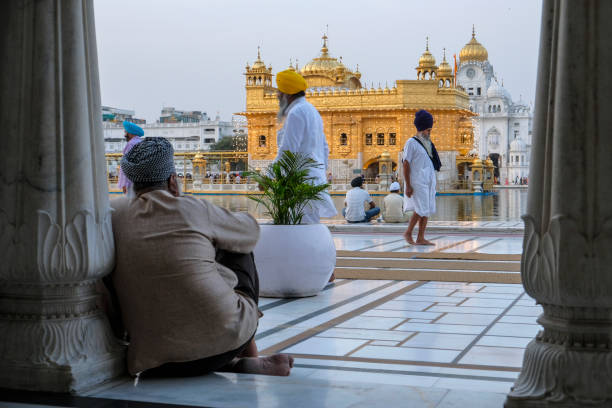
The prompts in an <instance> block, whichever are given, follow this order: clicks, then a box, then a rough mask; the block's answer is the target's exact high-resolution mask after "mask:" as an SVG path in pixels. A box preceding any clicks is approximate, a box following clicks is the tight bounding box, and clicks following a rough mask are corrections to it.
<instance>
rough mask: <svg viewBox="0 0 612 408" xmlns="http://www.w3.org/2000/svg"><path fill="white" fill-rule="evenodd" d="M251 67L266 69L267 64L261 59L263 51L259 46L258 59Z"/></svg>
mask: <svg viewBox="0 0 612 408" xmlns="http://www.w3.org/2000/svg"><path fill="white" fill-rule="evenodd" d="M251 69H266V64H264V62H263V61H262V60H261V52H260V48H259V47H257V61H255V63H253V66H252V67H251Z"/></svg>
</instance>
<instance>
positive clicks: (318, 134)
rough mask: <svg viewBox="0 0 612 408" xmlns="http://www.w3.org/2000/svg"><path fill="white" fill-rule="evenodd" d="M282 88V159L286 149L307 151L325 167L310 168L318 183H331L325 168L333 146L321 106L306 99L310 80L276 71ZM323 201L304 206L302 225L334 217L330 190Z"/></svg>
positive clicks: (296, 74)
mask: <svg viewBox="0 0 612 408" xmlns="http://www.w3.org/2000/svg"><path fill="white" fill-rule="evenodd" d="M276 85H277V87H278V102H279V110H278V117H277V119H278V122H279V123H280V124H282V128H281V129H280V130H279V131H278V134H277V139H276V142H277V145H278V154H277V156H276V159H275V161H276V160H278V159H279V158H280V157H281V155H282V154H283V152H284V151H286V150H288V151H290V152H293V153H297V152H300V153H305V154H307V155H309V156H310V157H311V158H312V159H313V160H315V161H316V162H317V163H319V164H320V165H321V166H320V167H319V168H316V169H311V170H310V176H311V177H314V178H315V180H314V183H316V184H324V183H326V182H327V180H326V176H325V169H326V168H327V158H328V156H329V147H328V145H327V140H325V134H324V133H323V120H322V119H321V115H320V114H319V112H318V111H317V109H316V108H315V107H314V106H312V105H311V104H310V103H309V102H308V101H307V100H306V98H305V95H306V94H305V92H304V91H306V88H307V85H306V80H305V79H304V77H302V76H301V75H300V74H298V73H297V72H295V71H291V70H286V71H281V72H279V73H278V74H276ZM321 198H322V200H320V201H312V202H310V204H309V205H307V206H306V207H305V209H304V217H302V224H318V223H319V221H320V217H333V216H334V215H336V214H337V211H336V206H335V205H334V203H333V201H332V199H331V197H330V195H329V194H327V192H325V193H322V194H321Z"/></svg>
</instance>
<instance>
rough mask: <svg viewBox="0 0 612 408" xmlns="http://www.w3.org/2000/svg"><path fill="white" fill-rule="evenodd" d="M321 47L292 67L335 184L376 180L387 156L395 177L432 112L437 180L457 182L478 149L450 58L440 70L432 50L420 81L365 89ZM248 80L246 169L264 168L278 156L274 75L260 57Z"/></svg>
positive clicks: (425, 55)
mask: <svg viewBox="0 0 612 408" xmlns="http://www.w3.org/2000/svg"><path fill="white" fill-rule="evenodd" d="M322 39H323V46H322V48H321V51H320V54H319V55H318V56H317V57H316V58H314V59H313V60H312V61H310V62H309V63H307V64H306V65H304V66H303V67H302V68H299V67H298V66H297V64H296V65H295V66H293V64H290V68H289V69H294V70H297V71H298V72H299V73H300V74H301V75H302V76H304V78H305V79H306V81H307V83H308V89H307V91H306V98H307V99H308V101H309V102H310V103H312V104H313V105H314V106H315V107H316V108H317V109H318V111H319V112H320V114H321V117H322V118H323V123H324V131H325V134H326V137H327V142H328V144H329V149H330V155H329V159H330V160H329V167H328V171H329V172H332V173H333V176H334V178H345V177H351V176H352V174H354V173H364V174H366V177H374V176H375V175H376V174H377V173H378V162H379V160H380V158H381V155H382V154H383V153H389V155H390V157H391V160H392V162H393V169H395V168H396V166H397V163H398V162H399V159H400V157H401V151H402V149H403V147H404V144H405V142H406V141H407V140H408V139H409V138H410V137H412V136H414V134H415V128H414V125H413V120H414V114H415V112H416V111H417V110H419V109H427V110H428V111H430V112H431V113H432V114H433V116H434V120H435V122H434V128H433V130H432V133H431V136H432V140H433V141H434V143H435V144H436V147H437V149H438V151H439V152H440V158H441V160H442V163H443V170H444V171H443V172H442V173H441V174H440V177H439V179H442V180H445V179H447V180H449V181H453V180H456V179H457V173H458V171H457V166H458V165H460V163H464V162H467V159H468V158H467V157H466V155H467V154H468V152H469V151H470V150H472V148H473V143H474V137H473V128H472V121H471V119H470V118H471V117H472V116H474V115H475V114H474V113H472V112H471V111H470V110H469V96H468V94H467V93H466V92H465V91H464V90H463V89H461V88H460V87H457V86H456V84H455V78H454V73H453V69H452V68H451V66H450V64H449V63H448V61H446V55H444V57H443V60H442V62H441V63H440V65H439V66H437V65H436V60H435V58H434V56H433V55H432V54H431V52H430V51H429V43H428V42H427V44H426V47H425V51H424V53H423V54H422V55H421V57H420V58H419V60H418V66H417V67H416V72H417V75H416V76H417V79H416V80H407V79H401V80H396V81H394V85H392V87H388V86H386V85H385V87H384V88H382V87H380V86H379V87H378V88H365V87H364V86H363V85H362V83H361V76H362V74H361V73H360V72H359V68H358V67H357V69H355V71H351V70H350V69H348V68H347V67H346V66H345V65H344V64H343V62H342V59H341V58H340V59H337V58H334V57H332V56H331V55H330V52H329V48H328V38H327V36H326V35H324V36H323V38H322ZM468 46H470V47H472V48H474V47H475V45H471V44H470V43H468V44H467V45H466V47H468ZM483 48H484V47H483ZM462 52H463V51H462ZM485 52H486V50H485ZM244 75H245V76H246V111H245V112H242V113H241V114H242V115H244V116H246V118H247V121H248V135H249V138H248V154H249V165H250V166H251V167H252V168H256V167H260V168H262V167H265V166H266V165H267V164H268V163H269V162H270V161H271V160H273V159H274V157H275V156H276V153H277V145H276V132H277V130H278V126H279V125H278V124H277V120H276V115H277V112H278V99H277V90H276V88H274V86H273V84H274V82H273V72H272V67H271V66H266V64H265V63H264V62H263V60H262V59H261V54H260V51H259V49H258V53H257V60H256V61H255V62H254V63H253V65H252V66H249V65H248V64H247V66H246V72H245V74H244ZM460 172H461V173H463V171H460Z"/></svg>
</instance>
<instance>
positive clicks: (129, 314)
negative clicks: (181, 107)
mask: <svg viewBox="0 0 612 408" xmlns="http://www.w3.org/2000/svg"><path fill="white" fill-rule="evenodd" d="M173 155H174V151H173V149H172V145H171V144H170V143H169V142H168V141H167V140H166V139H164V138H161V137H156V138H146V139H144V140H143V141H142V142H141V143H139V144H137V145H136V146H134V148H132V150H130V151H129V152H128V153H127V154H126V155H125V156H124V157H123V159H122V160H121V168H122V170H123V172H124V173H125V175H126V176H127V177H128V178H129V179H130V180H131V181H132V182H133V188H134V193H135V196H134V197H133V198H127V197H126V198H121V199H118V200H113V202H112V207H113V208H114V210H115V211H114V212H113V215H112V217H113V219H112V220H113V233H114V236H115V250H116V265H115V270H114V271H113V274H112V281H113V284H114V287H115V289H116V292H117V297H118V300H119V306H120V308H121V309H122V310H121V313H122V317H123V322H124V324H125V329H126V330H127V332H128V335H129V338H130V344H129V346H128V352H127V364H128V371H129V372H130V374H133V375H134V374H135V375H137V376H138V375H139V374H140V373H141V372H143V371H146V373H145V375H148V374H157V375H168V376H175V375H178V376H184V375H200V374H203V373H206V372H210V371H216V370H218V371H232V372H240V373H254V374H268V375H289V372H290V370H291V367H292V366H293V358H292V357H290V356H288V355H284V354H278V355H273V356H270V357H265V358H260V357H258V356H257V347H256V345H255V342H254V335H255V331H256V330H257V323H258V318H259V310H258V308H257V302H258V297H259V280H258V277H257V271H256V269H255V263H254V260H253V255H252V253H251V252H252V251H253V248H254V247H255V244H256V243H257V239H258V238H259V226H258V224H257V222H256V221H255V220H254V219H253V217H251V216H250V215H248V214H246V213H231V212H229V211H227V210H225V209H223V208H220V207H217V206H215V205H212V204H210V203H208V202H206V201H204V200H199V199H197V198H194V197H190V196H182V195H181V194H180V191H179V184H178V183H177V180H176V173H175V170H174V157H173Z"/></svg>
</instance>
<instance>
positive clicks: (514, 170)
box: [506, 137, 529, 183]
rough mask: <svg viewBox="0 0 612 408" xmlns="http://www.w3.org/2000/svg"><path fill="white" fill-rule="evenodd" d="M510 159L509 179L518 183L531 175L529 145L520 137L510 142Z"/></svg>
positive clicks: (508, 165) (508, 164)
mask: <svg viewBox="0 0 612 408" xmlns="http://www.w3.org/2000/svg"><path fill="white" fill-rule="evenodd" d="M508 156H509V157H510V160H509V161H508V163H507V166H506V168H507V169H508V181H509V182H510V183H518V182H519V180H520V179H521V178H523V177H528V176H529V154H528V151H527V145H526V144H525V142H523V139H521V138H520V137H518V138H516V139H514V140H513V141H512V142H510V150H509V152H508Z"/></svg>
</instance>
